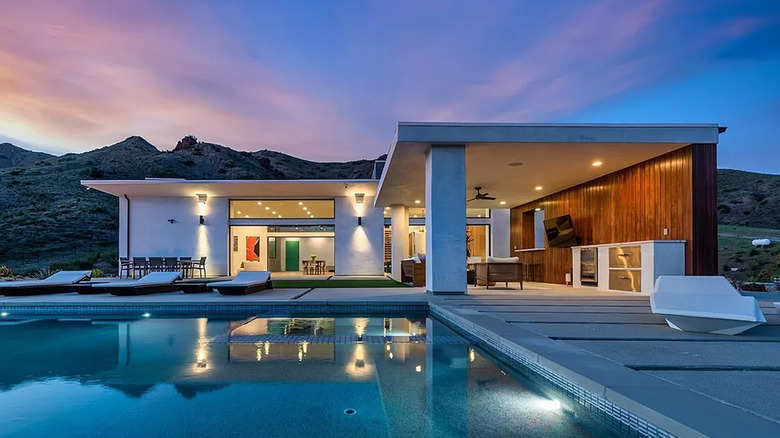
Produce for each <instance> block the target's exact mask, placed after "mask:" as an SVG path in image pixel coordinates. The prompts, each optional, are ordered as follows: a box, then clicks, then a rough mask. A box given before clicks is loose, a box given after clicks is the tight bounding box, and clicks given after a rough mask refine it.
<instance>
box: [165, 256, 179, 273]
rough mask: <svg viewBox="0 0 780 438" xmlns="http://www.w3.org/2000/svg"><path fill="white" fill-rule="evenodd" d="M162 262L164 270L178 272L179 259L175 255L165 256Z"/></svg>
mask: <svg viewBox="0 0 780 438" xmlns="http://www.w3.org/2000/svg"><path fill="white" fill-rule="evenodd" d="M163 264H164V265H165V271H166V272H179V259H178V258H177V257H165V258H164V259H163Z"/></svg>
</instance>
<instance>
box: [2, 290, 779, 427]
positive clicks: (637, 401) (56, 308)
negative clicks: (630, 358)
mask: <svg viewBox="0 0 780 438" xmlns="http://www.w3.org/2000/svg"><path fill="white" fill-rule="evenodd" d="M0 311H2V312H8V313H11V314H12V315H13V314H16V315H21V316H24V317H35V316H80V315H81V316H83V315H101V314H103V315H117V316H125V315H132V316H136V317H142V315H143V314H145V313H149V314H151V316H157V317H164V316H183V315H192V314H193V313H198V314H199V315H202V316H212V315H219V316H230V315H246V314H248V313H266V312H272V313H278V314H283V313H285V312H287V313H295V314H335V315H347V314H361V313H363V314H366V315H371V314H383V313H385V314H386V313H396V314H398V313H404V312H406V313H411V312H415V313H416V312H427V313H428V314H430V315H432V316H434V317H436V318H437V319H439V320H442V321H443V322H445V323H447V324H448V325H450V326H452V327H453V328H455V329H456V330H457V331H461V332H463V334H464V335H466V336H467V337H471V338H474V339H477V340H478V341H480V342H482V343H483V344H485V345H486V346H488V347H489V349H492V350H495V351H497V352H498V353H500V354H501V356H503V357H505V358H508V359H509V360H508V361H509V362H510V363H509V365H511V366H513V367H515V368H518V369H523V370H529V371H531V372H532V373H533V374H536V375H539V376H540V377H541V378H543V379H545V381H547V382H548V383H550V384H552V385H553V386H555V387H557V388H559V389H560V390H562V391H563V392H564V393H566V394H567V395H569V399H570V401H571V402H574V403H577V404H579V405H581V406H584V407H585V408H587V409H590V410H594V409H595V410H598V411H599V412H600V413H602V414H603V415H605V416H608V417H610V418H611V419H612V421H615V422H620V423H621V424H622V425H624V426H625V428H626V429H627V430H626V432H630V434H629V435H630V436H637V434H639V435H640V436H649V437H671V436H679V437H707V436H709V437H724V438H725V437H733V436H745V435H750V436H772V435H773V434H774V433H776V431H777V430H778V427H780V426H779V425H778V423H777V422H774V421H771V420H769V419H766V418H764V417H761V416H759V415H756V414H753V413H751V412H748V411H745V410H743V409H741V408H739V407H736V406H731V405H728V404H726V403H724V402H720V401H718V400H716V399H713V398H711V397H709V396H706V395H703V394H699V393H696V392H694V391H692V390H689V389H686V388H683V387H681V386H678V385H676V384H674V383H671V382H667V381H665V380H662V379H660V378H658V377H655V376H652V375H649V374H646V373H642V372H640V371H635V370H632V369H630V368H627V367H625V366H624V365H622V364H620V363H617V362H614V361H611V360H608V359H606V358H603V357H601V356H597V355H595V354H593V353H590V352H587V351H585V350H582V349H580V348H578V347H576V346H574V345H572V344H569V343H566V342H564V341H557V340H553V339H550V338H548V337H546V336H544V335H541V334H539V333H536V332H533V331H530V330H527V329H524V328H522V327H519V326H517V325H513V324H509V323H507V322H506V321H503V320H501V319H499V318H497V317H495V316H492V315H487V314H484V313H481V312H479V311H478V310H475V309H469V308H467V307H466V306H461V305H458V304H455V303H452V302H448V301H447V299H446V298H445V297H436V296H430V297H429V298H428V299H427V300H419V299H418V300H382V299H376V300H351V299H350V300H344V299H332V300H312V301H290V300H268V301H262V302H247V301H241V300H231V301H213V302H204V301H189V302H188V301H182V302H168V303H164V302H139V303H128V302H123V303H111V302H102V303H89V302H86V301H84V302H76V303H66V302H48V303H47V302H41V303H34V304H33V303H30V302H27V303H24V302H19V303H16V302H8V301H5V302H0ZM143 316H147V315H143Z"/></svg>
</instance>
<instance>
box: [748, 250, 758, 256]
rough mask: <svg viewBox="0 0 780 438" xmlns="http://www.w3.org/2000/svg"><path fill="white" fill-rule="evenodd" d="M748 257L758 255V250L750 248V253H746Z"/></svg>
mask: <svg viewBox="0 0 780 438" xmlns="http://www.w3.org/2000/svg"><path fill="white" fill-rule="evenodd" d="M748 255H749V256H750V257H755V256H757V255H758V250H757V249H756V248H752V249H751V250H750V252H749V253H748Z"/></svg>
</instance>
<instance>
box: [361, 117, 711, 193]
mask: <svg viewBox="0 0 780 438" xmlns="http://www.w3.org/2000/svg"><path fill="white" fill-rule="evenodd" d="M723 131H725V128H724V127H721V126H718V125H717V124H613V123H610V124H550V123H448V122H400V123H398V125H397V127H396V130H395V136H394V139H393V143H392V144H391V146H390V151H389V153H388V156H387V162H386V164H385V167H384V171H383V172H382V177H381V179H380V181H379V186H378V189H377V196H376V198H375V199H374V203H375V205H377V206H388V205H393V204H405V205H416V204H414V201H415V200H420V201H421V204H420V205H422V206H424V202H425V201H424V200H425V157H426V154H427V152H428V150H429V149H430V147H431V146H432V145H437V144H438V145H447V144H457V145H464V146H466V186H467V196H468V198H471V197H473V195H474V193H475V191H474V187H476V186H479V187H482V192H483V193H484V192H489V193H490V194H491V195H492V196H495V197H496V198H497V199H496V200H495V201H474V202H472V203H469V204H468V206H469V207H475V208H510V207H514V206H517V205H521V204H524V203H527V202H530V201H533V200H535V199H539V198H541V197H544V196H547V195H550V194H552V193H555V192H558V191H561V190H564V189H567V188H569V187H573V186H575V185H577V184H581V183H584V182H587V181H590V180H593V179H596V178H598V177H601V176H604V175H606V174H609V173H612V172H615V171H617V170H620V169H624V168H626V167H629V166H632V165H634V164H638V163H641V162H643V161H646V160H649V159H651V158H655V157H657V156H660V155H663V154H666V153H668V152H671V151H674V150H676V149H680V148H682V147H685V146H688V145H690V144H694V143H704V144H717V143H718V135H719V134H720V133H722V132H723ZM595 161H599V162H601V165H600V166H598V167H597V166H593V165H592V163H593V162H595ZM536 187H542V189H541V190H537V189H536ZM501 201H504V202H505V204H500V202H501Z"/></svg>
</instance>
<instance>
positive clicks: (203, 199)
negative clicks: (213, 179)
mask: <svg viewBox="0 0 780 438" xmlns="http://www.w3.org/2000/svg"><path fill="white" fill-rule="evenodd" d="M195 196H197V197H198V204H200V205H206V198H208V196H206V195H205V194H203V193H199V194H197V195H195Z"/></svg>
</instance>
